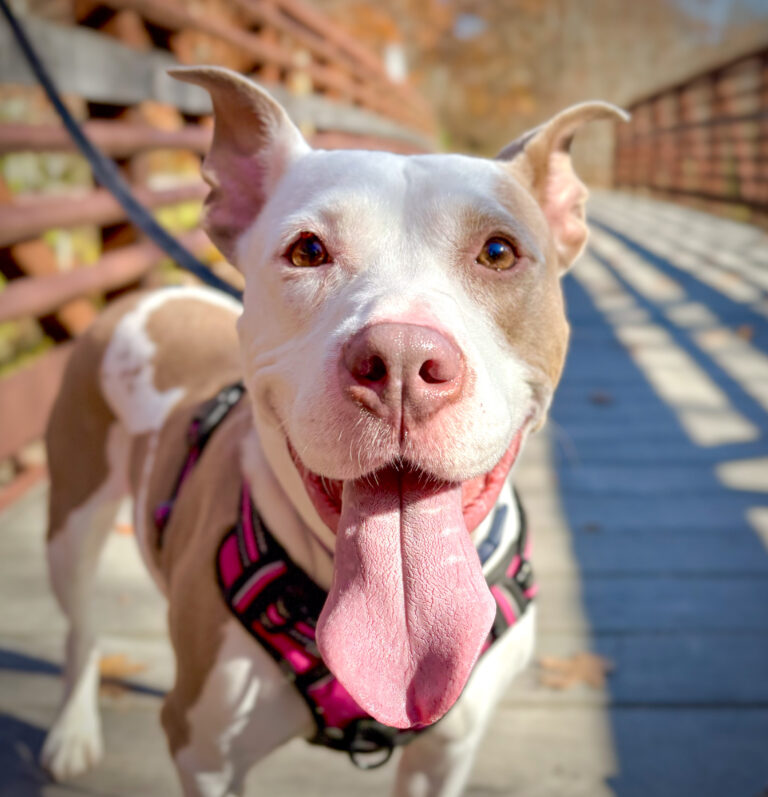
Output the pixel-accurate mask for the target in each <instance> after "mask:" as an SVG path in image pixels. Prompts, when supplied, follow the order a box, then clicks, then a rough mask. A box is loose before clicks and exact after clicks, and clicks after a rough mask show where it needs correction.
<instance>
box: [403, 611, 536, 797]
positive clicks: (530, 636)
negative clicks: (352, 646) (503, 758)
mask: <svg viewBox="0 0 768 797" xmlns="http://www.w3.org/2000/svg"><path fill="white" fill-rule="evenodd" d="M534 624H535V607H534V606H530V607H529V608H528V610H527V611H526V613H525V615H524V616H523V617H522V618H521V619H520V621H519V622H518V623H516V624H515V625H514V626H513V627H512V628H510V629H509V630H508V631H506V633H505V634H504V635H503V636H502V637H501V638H500V639H499V640H498V641H497V642H496V643H494V645H493V646H492V647H491V649H490V650H489V651H488V652H487V653H485V654H484V655H483V657H482V658H481V659H480V661H479V663H478V664H477V667H476V668H475V671H474V672H473V673H472V677H471V678H470V680H469V682H468V683H467V686H466V688H465V689H464V691H463V692H462V695H461V697H460V698H459V700H458V701H457V702H456V705H455V706H454V707H453V708H452V709H451V710H450V712H448V714H447V715H446V716H445V717H444V718H443V719H442V720H440V722H438V723H437V724H436V725H435V727H434V728H432V729H431V730H429V731H427V732H425V733H424V734H423V735H421V736H419V737H417V738H416V739H415V740H414V741H413V742H411V744H409V745H408V747H406V748H405V750H404V751H403V755H402V758H401V759H400V765H399V768H398V771H397V781H396V783H395V790H394V797H459V796H460V795H461V794H462V793H463V792H464V787H465V785H466V782H467V779H468V778H469V774H470V772H471V770H472V764H473V763H474V759H475V753H476V751H477V749H478V745H479V744H480V743H481V742H482V739H483V735H484V734H485V730H486V728H487V726H488V722H489V721H490V719H491V717H492V715H493V711H494V709H495V707H496V705H497V704H498V701H499V700H500V699H501V697H502V695H503V694H504V692H505V691H506V690H507V688H508V687H509V685H510V683H511V681H512V680H513V678H514V677H515V676H516V675H517V674H518V673H519V672H520V670H521V669H523V667H525V666H526V665H527V663H528V661H529V660H530V658H531V654H532V652H533V642H534Z"/></svg>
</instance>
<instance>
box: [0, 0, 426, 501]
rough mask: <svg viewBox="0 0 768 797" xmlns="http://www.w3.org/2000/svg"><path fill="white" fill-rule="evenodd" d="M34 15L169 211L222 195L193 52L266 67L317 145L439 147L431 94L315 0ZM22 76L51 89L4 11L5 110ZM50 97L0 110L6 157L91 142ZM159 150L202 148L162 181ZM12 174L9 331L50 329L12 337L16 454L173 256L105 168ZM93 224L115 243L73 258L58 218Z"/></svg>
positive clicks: (273, 86)
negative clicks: (116, 316) (118, 301)
mask: <svg viewBox="0 0 768 797" xmlns="http://www.w3.org/2000/svg"><path fill="white" fill-rule="evenodd" d="M59 5H61V4H59ZM201 7H205V8H206V9H207V10H208V12H210V13H206V14H202V13H201V12H200V10H199V9H200V8H201ZM216 9H218V10H219V11H220V12H221V13H217V12H216ZM78 14H79V16H77V15H78ZM21 19H22V22H23V23H24V25H25V27H26V28H27V30H28V32H29V34H30V37H31V39H32V41H33V43H34V45H35V47H36V48H37V50H38V51H39V52H40V53H41V55H42V57H43V58H44V60H45V62H46V64H47V66H48V67H49V69H50V70H51V72H52V73H53V75H54V76H55V79H56V82H57V84H58V86H59V88H60V90H61V91H62V92H63V93H64V94H65V95H66V96H67V97H68V98H69V100H70V101H72V100H74V101H73V105H74V106H75V107H76V108H77V109H78V114H79V117H80V119H81V121H82V123H83V128H84V130H85V132H86V133H87V134H88V136H89V137H90V138H91V139H92V140H93V141H94V142H95V143H96V145H97V146H98V147H100V148H101V149H102V150H103V151H104V152H105V153H107V154H108V155H110V156H112V157H113V158H115V159H117V162H118V164H119V165H120V166H121V170H122V172H123V175H124V176H125V177H126V178H127V179H128V180H129V182H130V183H131V185H132V187H133V189H134V191H135V193H136V195H137V197H138V198H139V199H140V200H141V201H142V203H143V204H144V205H145V206H146V207H148V208H150V209H152V210H153V211H154V212H161V213H164V212H167V211H171V212H174V210H175V209H179V208H186V209H187V210H188V209H189V207H190V206H192V210H193V216H194V218H197V212H198V210H199V205H200V202H201V200H202V197H203V196H204V195H205V193H206V187H205V186H204V184H203V183H202V181H201V180H200V178H199V173H198V172H199V161H200V156H201V155H202V153H204V152H205V150H206V149H207V147H208V144H209V142H210V135H211V126H210V117H209V113H210V104H209V100H208V97H207V95H206V93H205V92H203V91H201V90H199V89H197V88H196V87H193V86H189V85H186V84H181V83H178V82H176V81H173V80H171V79H170V78H168V77H167V75H166V69H167V68H168V67H169V66H173V65H176V64H179V63H185V64H189V63H219V64H221V65H224V66H229V67H232V68H237V69H239V71H242V72H244V73H246V74H250V75H252V76H253V77H254V78H255V79H256V80H258V81H259V82H261V83H262V84H264V85H265V86H266V87H267V88H268V89H269V90H270V91H271V92H272V93H273V94H274V95H275V96H276V97H277V99H278V100H279V101H280V102H282V103H283V105H284V106H285V107H286V108H287V110H288V112H289V113H290V114H291V116H292V117H293V119H294V121H295V122H296V123H297V124H298V125H299V126H300V128H301V129H302V132H304V134H305V135H306V136H307V138H308V139H309V140H310V142H311V143H313V144H314V145H315V146H320V147H323V148H338V147H355V148H358V149H385V150H390V151H397V152H404V153H411V152H426V151H429V150H430V149H432V147H433V136H434V132H435V123H434V117H433V115H432V113H431V112H430V110H429V107H428V105H427V104H426V103H425V101H424V100H423V99H422V98H421V97H420V96H419V95H418V94H417V93H416V92H415V91H414V90H413V89H412V88H411V87H409V86H408V85H406V84H402V83H395V82H393V81H392V80H390V79H389V78H388V76H387V74H386V72H385V69H384V67H383V65H382V63H381V62H380V61H379V59H378V58H377V57H376V56H374V55H373V54H372V53H370V52H368V51H367V50H365V49H364V48H363V47H361V46H360V45H359V43H357V42H356V41H355V40H354V39H352V38H351V37H350V36H349V35H347V34H346V33H345V32H344V31H343V30H341V29H339V28H337V27H335V26H334V25H332V24H331V23H329V22H328V21H327V20H326V19H325V18H323V17H322V16H321V15H320V14H318V13H317V12H316V11H314V10H312V9H311V8H309V7H308V6H305V5H304V4H303V3H302V2H300V0H227V1H226V2H223V1H222V0H205V2H204V3H202V5H201V3H198V2H196V3H191V2H186V0H87V2H86V0H77V1H75V0H73V2H72V19H71V23H70V24H62V23H61V22H53V21H50V20H43V19H37V18H32V17H29V16H23V17H21ZM75 56H76V57H75ZM16 88H18V90H19V91H21V92H22V93H24V92H27V93H28V94H29V96H30V97H35V98H39V90H38V89H37V88H36V86H35V81H34V78H33V77H32V75H31V72H30V71H29V70H28V68H27V66H26V64H25V63H24V61H23V59H22V58H21V56H20V54H19V52H18V51H17V50H16V48H15V45H14V44H13V42H12V39H11V35H10V31H9V29H8V28H6V27H5V26H4V23H0V111H2V110H3V109H2V100H3V96H4V95H3V94H2V92H3V91H5V92H7V91H8V90H9V89H14V90H15V89H16ZM25 96H26V95H25ZM38 101H39V100H38V99H35V102H38ZM39 104H40V103H39ZM41 104H42V105H43V106H45V112H43V113H42V116H43V117H44V118H43V120H42V121H40V120H37V121H35V122H34V123H32V122H30V121H29V120H26V119H23V118H21V119H16V120H9V118H8V117H9V116H12V115H13V114H10V113H5V114H2V115H0V158H18V157H19V156H21V155H23V156H24V157H38V156H39V157H49V156H50V155H51V153H61V154H62V156H63V155H64V154H65V153H74V152H75V149H74V146H73V144H72V142H71V140H70V138H69V137H68V135H67V134H66V132H65V131H64V129H63V128H62V127H61V126H60V125H59V124H58V122H56V121H55V117H54V116H53V114H52V112H51V111H50V109H49V108H48V107H47V104H46V103H41ZM67 157H69V158H71V159H74V160H77V159H78V158H79V156H76V155H74V154H70V155H67ZM158 157H160V158H161V159H162V158H163V157H164V158H166V159H167V160H168V161H169V162H171V163H173V162H174V159H176V158H186V161H185V162H184V168H183V169H181V170H180V173H179V174H177V175H176V176H175V177H174V176H173V174H172V172H173V169H169V170H168V173H165V172H164V173H163V175H162V179H161V180H159V181H158V180H157V179H154V178H157V174H156V173H154V172H153V168H154V167H153V165H152V164H153V163H154V164H156V163H157V160H155V161H152V162H148V161H147V159H148V158H150V159H151V158H158ZM81 165H82V161H81ZM9 171H10V172H13V169H11V170H5V173H8V172H9ZM81 171H82V170H81ZM2 175H3V172H0V275H1V276H0V332H2V330H3V329H5V330H8V329H9V328H11V327H13V325H27V326H29V325H32V326H33V327H34V329H35V330H36V333H35V335H33V336H32V337H33V338H34V341H33V345H31V347H30V351H24V350H23V349H22V350H21V351H18V352H15V353H13V354H12V355H10V356H9V355H8V354H7V353H6V354H5V355H4V353H3V349H2V341H3V339H2V336H0V464H2V463H3V461H4V460H7V458H8V457H9V456H12V455H15V454H16V453H17V452H18V451H19V450H20V449H21V448H22V447H23V446H25V445H26V444H28V443H29V442H30V441H34V440H35V439H37V438H39V437H40V435H41V434H42V431H43V428H44V424H45V422H46V419H47V415H48V411H49V408H50V406H51V403H52V401H53V398H54V396H55V393H56V390H57V389H58V384H59V380H60V376H61V373H62V370H63V368H64V365H65V363H66V360H67V356H68V352H69V349H70V348H71V342H70V341H71V339H72V338H73V337H76V336H77V335H78V334H80V333H81V332H82V331H83V329H84V328H85V327H86V326H88V324H90V322H91V321H92V320H93V318H94V317H95V315H96V314H97V312H98V311H99V309H100V308H101V307H102V306H103V304H104V303H105V302H107V301H109V300H110V299H111V298H112V297H113V296H114V295H115V294H116V293H119V292H122V291H124V290H126V289H129V288H131V287H135V286H137V285H140V284H142V281H143V280H144V279H145V278H147V276H148V275H154V276H152V279H153V280H154V281H155V282H157V281H158V279H159V276H158V275H157V274H156V273H155V267H156V266H158V264H160V263H163V262H165V261H167V258H166V256H165V255H164V254H163V252H161V251H160V250H159V249H158V248H157V247H156V246H155V245H154V244H152V243H150V242H149V241H147V240H146V239H144V238H143V237H141V236H139V235H138V234H137V233H136V232H135V231H134V230H133V229H132V228H131V226H130V225H129V224H128V223H127V221H126V218H125V214H124V212H123V210H122V208H121V207H120V205H119V204H118V203H117V202H116V201H115V200H114V199H113V198H112V196H111V195H110V194H109V193H108V192H106V191H105V190H104V189H102V188H98V187H96V186H94V185H93V182H92V180H86V181H85V184H82V182H81V183H79V184H78V185H77V186H75V187H74V188H73V189H72V190H65V191H64V192H61V191H57V192H56V193H53V194H52V193H49V192H47V191H46V190H45V187H43V190H38V189H39V186H38V187H36V188H34V189H33V190H29V188H28V187H27V188H25V187H22V188H21V190H20V189H19V188H18V186H14V185H13V184H12V181H8V180H6V182H3V177H2ZM161 218H162V217H161ZM83 227H85V228H86V229H88V230H91V232H92V234H93V235H94V236H95V237H96V238H97V239H98V242H99V243H98V245H99V248H100V251H99V252H97V254H96V257H95V261H94V262H90V263H89V264H88V265H87V267H86V266H85V265H84V264H83V263H81V262H78V261H77V258H76V257H75V259H74V262H70V263H69V264H68V265H67V267H66V270H62V263H61V257H60V253H59V252H58V251H57V246H56V244H55V242H53V243H52V241H51V234H52V230H58V231H61V230H65V231H66V230H69V229H71V228H83ZM175 232H176V234H177V235H178V236H179V238H180V239H181V240H182V241H183V243H185V244H186V245H187V246H188V247H189V248H190V249H191V250H192V251H193V252H195V253H196V254H197V255H198V256H200V257H202V258H204V259H207V260H208V262H209V264H210V265H211V266H212V267H213V268H214V269H215V270H216V272H217V273H218V274H219V275H220V276H224V277H225V278H229V279H231V280H232V281H234V282H236V281H237V280H238V279H239V275H238V274H237V273H236V272H234V270H233V269H231V267H229V266H228V265H227V264H226V263H224V262H223V261H222V260H221V257H220V256H219V255H218V254H217V253H216V252H215V250H214V249H213V247H212V245H211V243H210V241H209V240H208V239H207V237H206V236H205V235H204V234H203V233H202V232H201V231H200V230H199V229H197V228H196V226H195V223H194V221H193V223H192V225H191V226H190V225H186V226H184V225H182V226H181V227H180V228H178V229H176V230H175ZM57 234H58V233H57ZM70 260H72V258H70ZM175 279H187V278H186V277H184V276H181V275H179V276H177V277H175ZM3 281H4V283H5V284H3ZM3 325H5V326H3ZM40 350H42V353H40ZM21 361H24V362H25V363H26V364H25V365H23V366H22V365H19V363H20V362H21ZM0 481H1V480H0ZM0 488H2V484H1V483H0Z"/></svg>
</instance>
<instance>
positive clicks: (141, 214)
mask: <svg viewBox="0 0 768 797" xmlns="http://www.w3.org/2000/svg"><path fill="white" fill-rule="evenodd" d="M0 10H2V12H3V15H4V16H5V18H6V20H7V21H8V25H9V26H10V28H11V31H12V33H13V35H14V38H15V39H16V42H17V44H18V45H19V48H20V49H21V51H22V53H23V54H24V58H25V59H26V61H27V63H28V64H29V67H30V69H32V71H33V72H34V74H35V77H36V78H37V80H38V82H39V83H40V85H41V86H42V87H43V89H44V90H45V93H46V95H47V96H48V99H49V100H50V102H51V104H52V105H53V107H54V108H55V109H56V113H58V115H59V117H60V118H61V121H62V124H63V125H64V127H65V128H66V130H67V132H68V133H69V135H70V136H71V137H72V140H73V141H74V142H75V144H76V145H77V148H78V149H79V150H80V152H81V153H82V154H83V156H84V157H85V158H86V159H87V161H88V163H89V164H90V165H91V169H92V170H93V176H94V177H95V178H96V181H97V182H98V183H99V184H100V185H102V186H104V188H106V189H107V190H108V191H109V192H110V193H111V194H112V195H113V196H114V197H115V199H116V200H117V201H118V202H119V203H120V205H121V206H122V207H123V210H125V212H126V214H127V216H128V218H129V219H130V220H131V221H132V222H133V223H134V224H135V225H136V226H137V227H138V228H139V229H140V230H141V231H142V232H143V233H144V234H145V235H146V236H148V237H149V238H150V239H151V240H152V241H154V242H155V243H156V244H157V245H158V246H159V247H160V249H162V250H163V251H164V252H165V253H166V254H167V255H168V256H169V257H171V258H172V259H173V260H174V261H175V262H176V263H177V264H178V265H179V266H180V267H181V268H183V269H186V270H187V271H190V272H191V273H192V274H194V275H195V276H196V277H197V278H198V279H199V280H201V281H202V282H204V283H206V285H210V286H211V287H212V288H217V289H218V290H220V291H223V292H224V293H228V294H229V295H230V296H233V297H234V298H235V299H242V293H241V292H240V291H239V290H237V288H235V287H234V286H233V285H230V284H229V283H228V282H227V281H226V280H223V279H221V277H218V276H217V275H216V274H214V273H213V271H211V270H210V269H209V268H208V267H207V266H205V265H203V263H201V262H200V261H199V260H198V259H197V258H196V257H195V256H194V255H193V254H192V253H191V252H190V251H189V249H187V248H186V247H185V246H183V245H182V244H181V243H180V242H179V241H178V240H176V238H174V237H173V236H172V235H171V234H170V233H169V232H168V231H167V230H166V229H164V228H163V227H161V226H160V224H158V222H157V221H156V220H155V218H154V216H152V214H151V213H149V211H147V209H146V208H145V207H144V206H143V205H142V204H141V203H140V202H139V201H138V200H137V199H136V197H135V196H134V195H133V193H132V192H131V189H130V187H129V186H128V184H127V183H126V182H125V180H123V178H122V176H121V175H120V172H119V171H118V168H117V165H116V164H115V162H114V161H112V160H110V159H109V158H107V157H106V155H104V153H103V152H101V150H99V149H98V148H97V147H96V146H95V145H94V144H93V142H92V141H91V140H90V139H89V138H88V137H87V136H86V135H85V133H84V132H83V130H82V128H81V127H80V125H79V124H78V123H77V121H75V119H74V117H73V116H72V114H70V112H69V110H68V109H67V106H66V105H65V104H64V102H63V101H62V99H61V95H60V94H59V92H58V89H57V88H56V85H55V83H54V82H53V80H52V79H51V76H50V75H49V73H48V70H47V69H46V67H45V65H44V64H43V62H42V61H41V60H40V58H39V56H38V55H37V52H36V51H35V49H34V47H33V46H32V43H31V42H30V40H29V37H28V36H27V34H26V32H25V31H24V28H23V27H22V26H21V23H20V22H19V21H18V20H17V19H16V17H15V15H14V13H13V11H11V8H10V6H9V5H8V3H7V1H6V0H0Z"/></svg>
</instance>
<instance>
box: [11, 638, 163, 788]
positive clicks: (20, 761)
mask: <svg viewBox="0 0 768 797" xmlns="http://www.w3.org/2000/svg"><path fill="white" fill-rule="evenodd" d="M3 671H5V672H14V673H23V674H26V675H32V676H35V675H43V676H51V677H54V678H56V679H59V678H60V677H61V672H62V668H61V667H60V666H59V665H58V664H54V663H53V662H50V661H48V660H46V659H43V658H39V657H37V656H29V655H27V654H25V653H20V652H19V651H15V650H11V649H8V648H0V674H2V673H3ZM102 683H103V684H104V685H106V686H108V687H113V688H117V689H118V690H121V691H125V692H132V693H135V694H141V695H149V696H152V697H163V696H164V694H165V693H164V692H163V691H162V690H159V689H154V688H152V687H149V686H146V685H144V684H140V683H136V682H135V681H130V680H123V679H116V678H104V679H102ZM1 704H2V697H1V696H0V705H1ZM46 733H47V729H46V728H42V727H38V726H37V725H34V724H33V723H30V722H26V721H25V720H23V719H20V718H19V717H15V716H13V715H11V714H7V713H4V712H3V711H2V709H1V708H0V797H51V795H53V794H56V795H57V797H58V795H61V797H65V795H72V797H75V795H94V796H97V797H104V794H103V792H102V791H94V790H93V789H92V788H90V787H87V786H83V785H78V784H72V783H68V784H66V785H61V784H54V783H53V782H52V781H51V780H50V779H49V778H48V776H47V775H46V774H45V772H44V771H43V770H42V769H41V768H40V765H39V764H38V761H39V757H40V751H41V750H42V747H43V742H44V741H45V735H46Z"/></svg>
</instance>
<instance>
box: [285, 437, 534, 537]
mask: <svg viewBox="0 0 768 797" xmlns="http://www.w3.org/2000/svg"><path fill="white" fill-rule="evenodd" d="M528 425H529V424H528V423H526V424H524V425H523V426H522V427H521V428H520V429H519V430H518V432H517V433H516V434H515V436H514V437H513V439H512V442H511V443H510V444H509V446H508V448H507V450H506V451H505V452H504V455H503V456H502V457H501V459H500V460H499V461H498V462H497V463H496V465H495V466H494V467H493V468H491V470H489V471H488V472H486V473H483V474H481V475H479V476H476V477H474V478H471V479H465V480H463V481H460V482H451V481H447V480H445V479H442V478H439V477H437V476H435V475H433V474H430V473H429V472H428V471H425V469H424V468H422V467H420V466H418V465H416V464H414V463H412V462H410V461H409V460H408V459H405V458H397V459H395V460H393V461H391V462H390V463H388V464H386V465H384V466H382V467H381V468H378V469H377V470H374V471H371V472H370V473H368V474H365V475H363V476H361V477H359V478H362V479H366V480H368V481H370V482H371V484H373V485H376V484H378V483H381V484H382V485H385V484H392V483H394V482H393V479H391V478H388V477H389V476H395V477H396V478H395V480H394V481H397V480H398V478H399V477H402V476H406V477H411V478H414V479H417V480H418V481H420V482H422V483H423V484H425V485H429V486H430V487H433V488H434V489H435V490H439V489H440V488H441V487H445V488H449V487H450V488H452V487H456V486H457V485H459V484H460V485H461V495H462V512H463V515H464V522H465V523H466V526H467V530H468V531H470V532H472V531H474V530H475V528H477V526H478V525H479V524H480V523H481V522H482V520H483V519H484V518H485V517H486V515H488V513H489V512H490V511H491V509H492V508H493V506H494V505H495V503H496V501H497V499H498V497H499V493H500V492H501V489H502V487H503V486H504V482H505V481H506V479H507V476H508V475H509V471H510V470H511V468H512V466H513V465H514V464H515V461H516V459H517V455H518V454H519V452H520V446H521V443H522V440H523V437H524V434H525V431H526V429H527V427H528ZM286 442H287V445H288V451H289V452H290V455H291V459H292V460H293V463H294V466H295V467H296V469H297V471H298V472H299V475H300V476H301V480H302V482H303V483H304V488H305V489H306V491H307V494H308V495H309V498H310V500H311V501H312V504H313V506H314V507H315V509H316V510H317V513H318V515H320V518H321V519H322V521H323V522H324V523H325V524H326V525H327V526H328V527H329V528H330V529H331V531H333V532H334V534H335V533H336V531H337V529H338V526H339V519H340V517H341V509H342V496H343V493H344V482H345V480H344V479H331V478H327V477H325V476H321V475H320V474H318V473H315V472H314V471H311V470H310V469H309V468H307V467H306V465H305V464H304V463H303V462H302V460H301V458H300V457H299V456H298V454H297V453H296V450H295V448H294V447H293V446H292V445H291V442H290V440H287V441H286Z"/></svg>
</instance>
